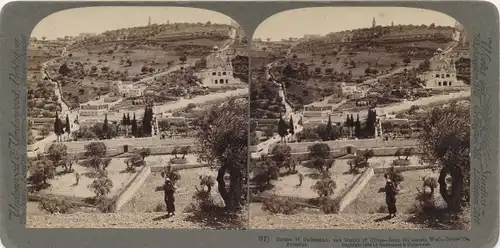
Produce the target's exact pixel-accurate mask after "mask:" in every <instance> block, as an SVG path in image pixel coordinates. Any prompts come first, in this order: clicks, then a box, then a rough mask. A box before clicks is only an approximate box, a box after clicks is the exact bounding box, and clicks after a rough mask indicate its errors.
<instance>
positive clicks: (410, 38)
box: [252, 26, 455, 108]
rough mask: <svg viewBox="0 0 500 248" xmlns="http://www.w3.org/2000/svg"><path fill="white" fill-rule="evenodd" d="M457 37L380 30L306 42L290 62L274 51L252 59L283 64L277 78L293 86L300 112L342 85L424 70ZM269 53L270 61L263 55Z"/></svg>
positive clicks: (449, 31) (438, 31)
mask: <svg viewBox="0 0 500 248" xmlns="http://www.w3.org/2000/svg"><path fill="white" fill-rule="evenodd" d="M453 38H454V29H453V28H450V27H435V28H429V27H421V26H418V27H410V26H401V27H376V28H375V29H360V30H351V31H344V32H338V33H333V34H329V35H326V36H323V37H319V38H315V39H312V40H306V41H302V42H300V43H299V44H297V45H296V46H294V47H292V48H291V53H290V56H289V57H288V58H287V59H281V60H280V59H279V58H278V57H277V56H276V55H274V54H272V53H271V51H272V49H271V51H270V50H269V49H264V50H265V51H255V52H252V59H253V58H254V57H257V54H258V55H260V56H259V57H258V58H259V59H258V60H257V61H262V60H264V59H267V60H271V58H275V61H276V60H280V63H277V65H276V66H275V67H274V68H273V70H272V73H273V74H274V75H275V77H276V78H277V79H279V80H280V81H281V82H282V83H284V84H285V86H286V87H287V95H288V99H289V100H290V101H291V102H292V103H293V104H294V105H296V107H298V108H300V106H303V105H306V104H310V103H312V102H313V101H314V100H315V99H321V98H323V97H325V96H328V95H332V94H335V93H337V92H336V91H335V88H336V86H337V82H347V83H362V82H364V81H366V80H371V79H377V78H379V77H381V76H382V75H385V74H395V73H396V72H397V71H398V70H401V68H402V67H407V66H411V67H418V65H419V64H420V63H423V62H424V61H426V60H427V59H430V58H431V57H432V56H433V55H434V53H435V51H436V50H437V49H438V48H440V49H443V50H444V49H446V48H448V47H451V46H452V45H453V44H455V41H453ZM270 47H272V46H270ZM275 52H276V51H275ZM266 53H267V54H268V56H267V57H266V56H262V54H266ZM253 63H254V62H253V60H252V67H253V68H255V65H254V64H253ZM410 80H413V79H410Z"/></svg>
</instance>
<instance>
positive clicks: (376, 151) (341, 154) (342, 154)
mask: <svg viewBox="0 0 500 248" xmlns="http://www.w3.org/2000/svg"><path fill="white" fill-rule="evenodd" d="M410 147H411V148H414V151H413V154H414V155H415V154H420V153H421V151H420V149H419V148H418V147H416V146H413V147H412V146H410ZM410 147H380V148H372V150H373V156H374V157H383V156H394V154H395V153H396V151H397V150H398V149H400V148H410ZM367 149H369V148H367ZM330 157H331V158H336V159H338V158H342V159H352V158H354V154H352V155H350V154H349V153H347V151H346V150H345V149H337V150H332V151H330ZM292 158H294V159H295V160H297V161H299V162H301V161H308V160H309V159H310V158H309V152H308V151H306V152H292ZM255 159H256V160H257V161H259V160H260V158H255Z"/></svg>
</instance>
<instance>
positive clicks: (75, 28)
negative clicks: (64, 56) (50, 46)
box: [31, 7, 231, 39]
mask: <svg viewBox="0 0 500 248" xmlns="http://www.w3.org/2000/svg"><path fill="white" fill-rule="evenodd" d="M148 16H151V23H156V24H166V23H167V21H170V22H171V23H173V22H191V23H195V22H203V23H205V22H207V21H210V22H212V23H220V24H230V23H231V18H230V17H228V16H226V15H224V14H220V13H218V12H215V11H211V10H204V9H195V8H185V7H86V8H77V9H69V10H63V11H60V12H56V13H54V14H52V15H49V16H47V17H46V18H44V19H43V20H42V21H40V22H39V23H38V24H37V25H36V27H35V28H34V30H33V32H32V33H31V37H37V38H41V37H43V36H45V37H47V39H55V38H57V37H64V36H76V35H78V34H80V33H98V34H99V33H102V32H104V31H106V30H114V29H121V28H128V27H136V26H146V25H147V24H148Z"/></svg>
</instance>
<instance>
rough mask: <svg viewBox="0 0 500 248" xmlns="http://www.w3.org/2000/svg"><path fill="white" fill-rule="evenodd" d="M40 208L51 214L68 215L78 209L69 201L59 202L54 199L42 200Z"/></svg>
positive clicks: (39, 204)
mask: <svg viewBox="0 0 500 248" xmlns="http://www.w3.org/2000/svg"><path fill="white" fill-rule="evenodd" d="M38 208H40V209H41V210H45V211H47V212H49V213H51V214H55V213H58V214H66V213H70V212H71V211H72V210H74V209H75V208H76V205H75V204H74V203H72V202H70V201H68V200H65V199H63V200H58V199H53V198H42V199H41V200H40V202H39V203H38Z"/></svg>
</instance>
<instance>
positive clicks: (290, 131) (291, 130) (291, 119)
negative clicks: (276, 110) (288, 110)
mask: <svg viewBox="0 0 500 248" xmlns="http://www.w3.org/2000/svg"><path fill="white" fill-rule="evenodd" d="M288 132H289V133H290V134H292V135H294V134H295V124H293V117H292V116H291V115H290V127H289V128H288Z"/></svg>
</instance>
